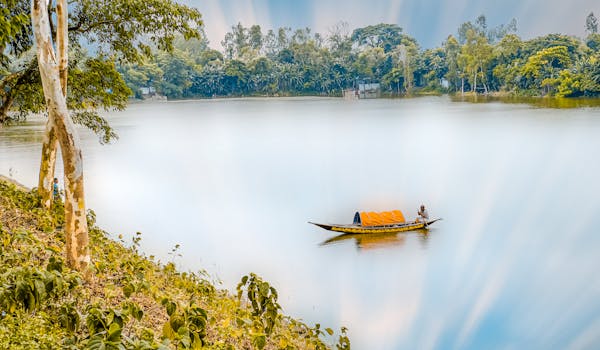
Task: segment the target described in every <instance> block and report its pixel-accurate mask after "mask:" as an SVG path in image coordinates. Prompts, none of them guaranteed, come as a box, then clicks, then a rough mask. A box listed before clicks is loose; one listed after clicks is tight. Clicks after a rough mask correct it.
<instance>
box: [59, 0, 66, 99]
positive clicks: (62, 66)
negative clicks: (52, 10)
mask: <svg viewBox="0 0 600 350" xmlns="http://www.w3.org/2000/svg"><path fill="white" fill-rule="evenodd" d="M56 17H57V21H58V24H57V26H56V48H57V50H58V72H59V75H60V86H61V88H62V93H63V95H64V96H67V74H68V70H67V68H68V65H69V52H68V49H67V48H68V43H69V42H68V41H69V32H68V31H69V27H68V23H67V21H68V19H69V16H68V14H67V1H66V0H57V2H56Z"/></svg>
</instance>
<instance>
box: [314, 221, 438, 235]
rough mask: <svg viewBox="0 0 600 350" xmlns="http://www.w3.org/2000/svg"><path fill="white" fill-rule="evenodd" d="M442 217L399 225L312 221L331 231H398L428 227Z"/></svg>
mask: <svg viewBox="0 0 600 350" xmlns="http://www.w3.org/2000/svg"><path fill="white" fill-rule="evenodd" d="M438 220H440V219H435V220H431V221H428V222H427V223H425V222H410V223H405V224H397V225H385V226H360V225H326V224H318V223H314V222H310V223H311V224H313V225H317V226H319V227H321V228H324V229H326V230H329V231H334V232H342V233H396V232H405V231H413V230H421V229H426V228H427V227H428V226H429V225H431V224H433V223H434V222H436V221H438Z"/></svg>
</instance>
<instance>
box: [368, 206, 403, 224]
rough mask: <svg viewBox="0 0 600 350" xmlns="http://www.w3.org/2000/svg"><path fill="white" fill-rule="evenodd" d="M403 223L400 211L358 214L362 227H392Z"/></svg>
mask: <svg viewBox="0 0 600 350" xmlns="http://www.w3.org/2000/svg"><path fill="white" fill-rule="evenodd" d="M404 222H405V220H404V215H403V214H402V212H401V211H400V210H392V211H382V212H380V213H376V212H372V211H369V212H367V211H363V212H361V213H360V223H361V225H363V226H381V225H392V224H402V223H404Z"/></svg>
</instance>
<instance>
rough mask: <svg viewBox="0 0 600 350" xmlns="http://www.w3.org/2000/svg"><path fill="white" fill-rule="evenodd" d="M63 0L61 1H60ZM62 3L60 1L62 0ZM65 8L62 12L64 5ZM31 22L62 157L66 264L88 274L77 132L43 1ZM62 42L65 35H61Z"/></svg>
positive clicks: (35, 3)
mask: <svg viewBox="0 0 600 350" xmlns="http://www.w3.org/2000/svg"><path fill="white" fill-rule="evenodd" d="M62 1H64V0H62ZM63 4H64V3H63ZM64 8H65V11H66V7H64ZM31 22H32V24H33V32H34V36H35V41H36V45H37V57H38V66H39V70H40V76H41V80H42V87H43V89H44V97H45V100H46V108H47V110H48V116H49V117H48V123H49V124H50V125H48V128H50V129H54V132H55V133H56V136H57V139H58V142H59V143H60V149H61V153H62V158H63V166H64V172H65V197H66V198H65V236H66V246H67V247H66V248H67V264H68V265H69V266H70V267H71V268H74V269H77V270H79V271H82V272H84V273H86V274H87V273H88V272H89V270H88V267H89V264H90V254H89V250H88V228H87V220H86V210H85V200H84V189H83V159H82V156H81V148H80V146H79V142H80V140H79V135H77V131H76V129H75V126H74V124H73V121H72V120H71V118H70V116H69V111H68V109H67V102H66V98H65V95H64V94H63V91H62V84H61V81H60V74H59V66H58V63H57V60H56V56H55V53H54V49H53V47H52V38H51V34H50V21H49V17H48V11H47V4H46V1H45V0H33V1H32V7H31ZM63 39H64V40H65V42H66V40H67V38H63Z"/></svg>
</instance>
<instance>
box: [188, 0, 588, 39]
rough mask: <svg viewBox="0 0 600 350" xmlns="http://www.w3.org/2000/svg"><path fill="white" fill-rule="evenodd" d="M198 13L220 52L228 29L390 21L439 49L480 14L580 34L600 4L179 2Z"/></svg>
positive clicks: (538, 30)
mask: <svg viewBox="0 0 600 350" xmlns="http://www.w3.org/2000/svg"><path fill="white" fill-rule="evenodd" d="M182 1H183V2H184V3H186V4H188V5H190V6H193V7H196V8H198V9H199V10H200V12H201V13H202V15H203V19H204V22H205V30H206V34H207V36H208V39H209V40H210V46H211V47H213V48H215V49H222V47H221V40H222V39H223V37H224V36H225V33H227V32H228V31H229V30H230V28H231V26H232V25H234V24H237V23H238V22H240V23H242V24H243V25H244V26H246V27H249V26H251V25H254V24H259V25H260V26H261V27H262V28H263V32H265V33H266V31H267V30H268V29H276V28H279V27H282V26H288V27H291V28H293V29H296V28H304V27H309V28H311V29H312V30H313V31H316V32H319V33H321V34H323V35H326V34H327V33H328V32H329V30H330V28H332V27H333V26H334V25H335V24H337V23H339V22H342V21H343V22H347V23H348V24H349V27H350V29H351V30H352V29H354V28H359V27H364V26H367V25H370V24H377V23H395V24H398V25H399V26H400V27H402V28H403V29H404V32H405V33H406V34H408V35H411V36H413V37H415V38H416V39H417V40H418V42H419V44H420V45H421V47H424V48H432V47H438V46H440V45H441V43H442V42H443V41H444V40H445V39H446V38H447V37H448V35H449V34H455V33H456V30H457V28H458V26H459V25H460V24H461V23H464V22H466V21H473V22H474V21H475V19H476V18H477V17H478V16H479V15H480V14H484V15H485V16H486V18H487V23H488V27H490V28H492V27H496V26H498V25H500V24H506V23H508V22H510V20H511V19H512V18H515V19H516V20H517V28H518V31H517V34H518V35H519V36H520V37H521V38H523V39H530V38H533V37H536V36H540V35H544V34H549V33H562V34H569V35H575V36H578V37H584V36H585V19H586V17H587V15H588V14H589V13H590V12H594V14H596V16H597V17H598V18H600V0H451V1H450V0H362V1H359V0H343V1H340V0H337V1H335V0H182Z"/></svg>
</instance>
